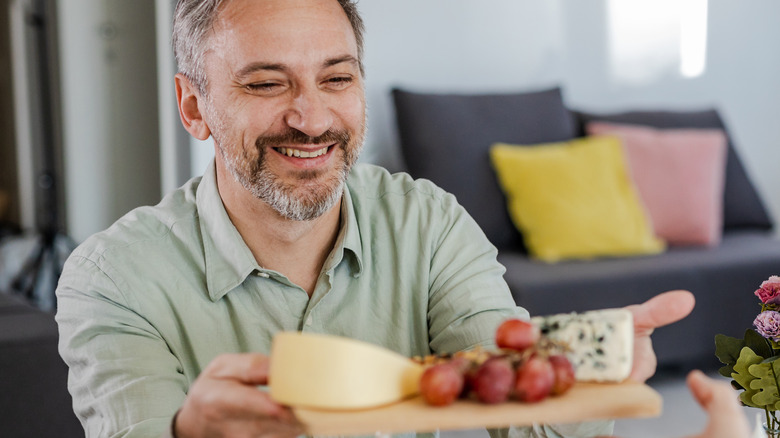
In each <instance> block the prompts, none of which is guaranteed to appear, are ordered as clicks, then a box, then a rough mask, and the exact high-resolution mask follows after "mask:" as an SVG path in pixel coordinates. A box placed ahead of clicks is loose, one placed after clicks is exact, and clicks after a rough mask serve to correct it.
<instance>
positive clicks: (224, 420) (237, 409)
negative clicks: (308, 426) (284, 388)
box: [174, 354, 304, 438]
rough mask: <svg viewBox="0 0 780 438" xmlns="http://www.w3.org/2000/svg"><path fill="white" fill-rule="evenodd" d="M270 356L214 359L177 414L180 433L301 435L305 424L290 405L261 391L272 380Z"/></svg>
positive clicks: (189, 436)
mask: <svg viewBox="0 0 780 438" xmlns="http://www.w3.org/2000/svg"><path fill="white" fill-rule="evenodd" d="M268 364H269V361H268V358H267V357H266V356H264V355H261V354H227V355H222V356H219V357H217V358H216V359H214V360H213V361H212V362H211V363H210V364H209V365H208V366H207V367H206V369H205V370H203V372H202V373H201V375H200V376H198V378H197V379H196V380H195V382H193V384H192V387H190V391H189V394H188V395H187V399H186V400H185V401H184V405H183V406H182V408H181V410H180V411H179V414H178V415H177V417H176V423H175V425H174V427H175V436H176V437H177V438H194V437H206V436H208V437H222V436H224V437H258V436H268V435H270V436H275V437H284V436H291V437H292V436H298V435H301V434H303V433H304V430H303V427H302V426H301V424H300V423H299V422H298V421H297V420H296V419H295V416H294V415H293V414H292V411H290V409H288V408H286V407H284V406H282V405H279V404H277V403H276V402H274V401H273V400H271V398H270V396H269V395H268V394H267V393H265V392H263V391H261V390H259V389H257V388H256V386H257V385H264V384H266V383H267V382H268Z"/></svg>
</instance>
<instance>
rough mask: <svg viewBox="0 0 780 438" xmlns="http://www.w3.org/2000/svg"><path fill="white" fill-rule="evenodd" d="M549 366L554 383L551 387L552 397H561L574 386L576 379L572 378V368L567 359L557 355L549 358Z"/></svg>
mask: <svg viewBox="0 0 780 438" xmlns="http://www.w3.org/2000/svg"><path fill="white" fill-rule="evenodd" d="M549 361H550V364H551V365H552V368H553V373H554V374H555V383H554V384H553V387H552V394H553V395H561V394H563V393H565V392H566V391H568V390H569V388H571V387H572V386H574V382H575V381H576V378H575V377H574V367H573V366H572V364H571V362H570V361H569V359H568V358H567V357H566V356H564V355H562V354H557V355H553V356H550V358H549Z"/></svg>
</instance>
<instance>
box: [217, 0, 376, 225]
mask: <svg viewBox="0 0 780 438" xmlns="http://www.w3.org/2000/svg"><path fill="white" fill-rule="evenodd" d="M357 56H358V55H357V44H356V42H355V37H354V34H353V32H352V27H351V26H350V24H349V20H348V19H347V17H346V15H345V14H344V12H343V11H342V9H341V7H340V6H339V4H338V2H336V1H335V0H263V1H258V0H233V1H231V2H229V3H228V4H227V6H226V7H225V8H224V10H222V11H221V12H220V16H219V19H218V20H217V22H216V25H215V28H214V32H213V33H212V34H211V37H210V39H209V42H208V50H207V52H206V55H205V58H204V61H205V62H204V66H205V72H206V77H207V80H208V85H207V97H206V104H205V109H204V111H203V112H204V119H205V120H206V123H207V124H208V126H209V129H210V131H211V134H212V137H213V138H214V141H215V143H216V145H217V163H218V165H224V166H225V168H227V170H229V171H230V173H231V174H233V176H234V177H235V178H236V180H237V181H238V182H240V183H241V185H242V186H243V187H244V188H245V189H246V190H248V191H249V192H251V193H252V194H253V195H254V196H255V197H257V198H259V199H261V200H263V201H264V202H266V203H267V204H269V205H270V206H271V207H273V208H274V209H275V210H276V211H277V212H278V213H279V214H280V215H282V216H283V217H285V218H288V219H293V220H309V219H313V218H316V217H318V216H320V215H321V214H323V213H324V212H325V211H327V210H328V209H330V208H331V207H332V206H333V205H334V204H335V203H336V201H338V199H339V197H340V195H341V192H342V189H343V183H344V180H345V179H346V174H347V172H348V171H349V168H350V167H351V166H352V164H354V162H355V160H357V157H358V155H359V152H360V149H361V147H362V143H363V137H364V134H365V97H364V88H363V78H362V76H361V74H360V67H359V64H358V59H357Z"/></svg>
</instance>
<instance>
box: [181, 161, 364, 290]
mask: <svg viewBox="0 0 780 438" xmlns="http://www.w3.org/2000/svg"><path fill="white" fill-rule="evenodd" d="M216 175H217V173H216V166H215V162H214V160H213V159H212V161H211V163H210V164H209V166H208V168H207V169H206V172H205V173H204V175H203V178H202V179H201V182H200V185H199V186H198V190H197V195H196V196H197V198H196V199H197V200H196V203H197V208H198V216H199V217H200V231H201V234H202V239H203V250H204V258H205V264H206V268H205V271H206V287H207V288H208V293H209V297H210V298H211V300H212V301H217V300H219V299H220V298H222V297H223V296H224V295H225V294H226V293H228V292H230V291H231V290H232V289H234V288H236V287H237V286H238V285H240V284H241V283H243V282H244V280H245V279H246V277H247V276H249V275H250V274H252V273H253V272H258V271H261V270H262V268H261V267H260V265H258V264H257V261H256V260H255V257H254V255H253V254H252V251H251V250H250V249H249V247H248V246H247V245H246V243H245V242H244V239H243V238H242V237H241V234H240V233H239V232H238V230H237V229H236V227H235V226H234V225H233V222H232V221H231V220H230V218H229V217H228V214H227V211H226V210H225V206H224V205H223V204H222V198H221V197H220V196H219V190H218V189H217V176H216ZM341 199H342V202H341V218H342V224H341V230H340V231H339V237H338V239H337V241H336V247H335V250H334V251H333V253H332V254H331V257H329V258H328V261H326V262H325V263H326V269H325V270H330V269H332V268H334V267H335V266H336V265H337V264H338V263H339V262H340V261H341V259H342V257H343V254H345V253H348V254H351V257H350V269H351V270H352V275H353V276H354V277H358V276H360V274H361V273H362V272H363V262H362V260H363V244H362V240H361V238H360V228H359V226H358V221H357V214H356V212H355V210H354V203H353V202H352V197H351V196H350V191H349V187H348V185H347V184H345V186H344V194H343V196H342V198H341ZM331 263H332V264H331Z"/></svg>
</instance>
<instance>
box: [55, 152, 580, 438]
mask: <svg viewBox="0 0 780 438" xmlns="http://www.w3.org/2000/svg"><path fill="white" fill-rule="evenodd" d="M341 218H342V221H341V224H342V225H341V229H340V232H339V236H338V238H337V241H336V245H335V247H334V249H333V251H332V252H331V254H330V255H329V257H328V258H327V260H326V262H325V265H324V266H323V268H322V272H321V274H320V277H319V279H318V282H317V285H316V288H315V290H314V293H313V294H312V296H311V298H309V296H308V295H307V293H306V292H305V291H304V290H303V289H301V288H300V287H299V286H297V285H295V284H293V283H292V282H290V281H289V280H288V279H287V278H286V277H285V276H284V275H282V274H280V273H278V272H275V271H271V270H266V269H263V268H262V267H261V266H259V265H258V264H257V262H256V260H255V258H254V257H253V255H252V253H251V252H250V250H249V248H248V247H247V246H246V244H245V243H244V241H243V240H242V238H241V236H240V235H239V233H238V231H237V230H236V228H235V227H234V226H233V224H232V223H231V222H230V219H229V218H228V215H227V213H226V211H225V209H224V207H223V205H222V201H221V199H220V197H219V193H218V191H217V185H216V176H215V171H214V165H213V163H212V165H211V166H210V167H209V169H208V170H207V172H206V173H205V175H204V176H203V177H202V179H201V178H195V179H193V180H191V181H189V182H188V183H187V184H186V185H185V186H183V187H182V188H181V189H179V190H177V191H175V192H174V193H172V194H170V195H169V196H166V197H165V198H164V199H163V200H162V202H161V203H160V204H158V205H157V206H155V207H141V208H138V209H136V210H133V211H131V212H130V213H128V214H127V215H126V216H124V217H123V218H121V219H120V220H119V221H117V222H116V223H115V224H114V225H113V226H111V227H110V228H109V229H108V230H106V231H104V232H101V233H99V234H97V235H95V236H92V237H91V238H89V239H88V240H87V241H85V242H84V243H83V244H82V245H81V246H79V248H77V249H76V251H74V253H73V254H72V255H71V257H70V258H69V259H68V261H67V263H66V265H65V268H64V271H63V273H62V277H61V279H60V282H59V286H58V288H57V299H58V311H57V322H58V324H59V327H60V345H59V348H60V353H61V355H62V357H63V358H64V360H65V362H66V363H67V364H68V366H69V367H70V372H69V382H68V386H69V389H70V392H71V394H72V395H73V401H74V409H75V412H76V414H77V416H78V417H79V419H80V420H81V422H82V424H83V426H84V428H85V431H86V434H87V436H88V437H111V436H123V437H154V436H159V435H161V434H163V433H165V431H166V430H167V429H168V428H169V425H170V422H171V418H172V416H173V414H174V413H175V412H176V410H177V409H178V408H179V407H180V406H181V405H182V402H183V400H184V398H185V396H186V394H187V390H188V388H189V387H190V385H191V384H192V382H193V381H194V380H195V378H196V377H197V376H198V374H199V373H200V372H201V370H203V368H204V367H205V366H206V365H207V364H208V363H209V362H210V361H211V360H212V359H214V357H216V356H217V355H219V354H222V353H232V352H259V353H264V354H268V353H269V351H270V345H271V339H272V337H273V335H274V333H276V332H279V331H283V330H299V331H304V332H317V333H330V334H335V335H341V336H347V337H351V338H356V339H361V340H364V341H368V342H372V343H375V344H378V345H382V346H384V347H386V348H389V349H392V350H394V351H396V352H398V353H401V354H403V355H406V356H410V357H411V356H415V355H427V354H430V353H432V352H436V353H443V352H454V351H458V350H463V349H467V348H471V347H474V346H476V345H489V344H490V343H491V342H492V339H493V333H494V331H495V329H496V327H497V326H498V324H499V323H500V321H502V320H504V319H506V318H508V317H517V316H521V317H522V316H527V313H526V312H525V311H524V310H523V309H521V308H518V307H516V306H515V303H514V301H513V299H512V297H511V295H510V293H509V290H508V287H507V285H506V283H505V282H504V280H503V277H502V276H503V273H504V268H503V267H502V266H501V265H500V264H498V263H497V262H496V249H495V248H494V247H493V246H492V245H491V244H490V243H489V242H488V240H487V239H486V238H485V236H484V234H483V233H482V231H481V230H480V229H479V228H478V226H477V225H476V223H475V222H474V221H473V220H472V219H471V218H470V217H469V216H468V215H467V214H466V212H465V211H464V209H463V208H462V207H461V206H460V205H458V204H457V202H456V200H455V198H454V197H453V196H452V195H449V194H447V193H445V192H444V191H442V190H441V189H439V188H437V187H436V186H434V185H433V184H432V183H430V182H428V181H425V180H417V181H415V180H412V179H411V178H410V177H409V176H408V175H405V174H395V175H391V174H390V173H388V172H387V171H385V170H384V169H381V168H379V167H375V166H371V165H365V164H360V165H357V166H355V168H354V169H353V170H352V172H351V174H350V176H349V178H348V182H347V186H346V188H345V192H344V196H343V202H342V204H341ZM534 436H536V435H534ZM539 436H543V435H541V434H540V435H539ZM551 436H554V435H551ZM578 436H583V435H578Z"/></svg>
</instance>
